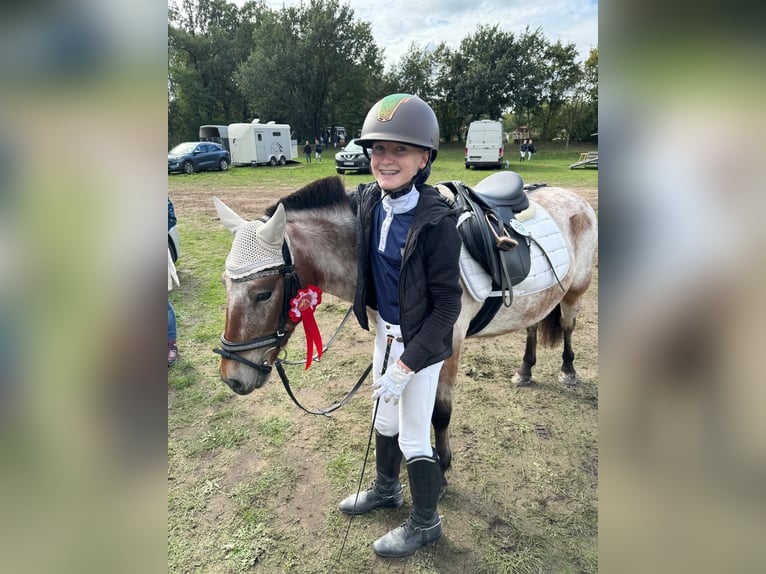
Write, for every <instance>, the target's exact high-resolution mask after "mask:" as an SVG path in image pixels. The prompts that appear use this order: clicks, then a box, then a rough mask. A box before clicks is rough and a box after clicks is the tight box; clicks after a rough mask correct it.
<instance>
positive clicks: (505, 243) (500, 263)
mask: <svg viewBox="0 0 766 574" xmlns="http://www.w3.org/2000/svg"><path fill="white" fill-rule="evenodd" d="M544 185H546V184H545V183H538V184H530V185H526V186H525V185H524V182H523V180H522V179H521V176H519V175H518V174H517V173H515V172H512V171H501V172H497V173H495V174H492V175H491V176H489V177H487V178H486V179H484V180H482V181H481V182H479V183H478V184H477V185H476V186H475V187H474V188H470V187H468V186H467V185H465V184H464V183H462V182H460V181H449V182H443V183H439V184H437V185H436V187H437V189H439V190H440V191H441V192H442V194H443V195H445V196H447V197H448V199H453V198H454V199H453V202H454V204H455V206H456V207H457V208H458V209H459V210H460V212H461V215H460V217H459V219H458V232H459V233H460V238H461V240H462V242H463V245H464V247H465V248H466V250H467V251H468V253H469V255H471V257H473V258H474V259H475V260H476V261H477V262H478V263H479V264H480V265H481V266H482V267H483V269H484V270H485V271H486V272H487V273H488V274H489V276H490V277H491V278H492V290H493V291H497V292H499V293H500V297H489V298H488V299H487V300H486V301H485V303H484V305H483V306H482V308H481V310H480V311H479V313H478V314H477V315H476V317H474V319H473V320H472V321H471V324H470V326H469V329H468V334H469V335H471V334H474V333H477V332H478V331H480V330H481V329H483V328H484V327H485V326H486V325H487V324H488V323H489V321H490V320H491V319H492V317H494V315H495V313H496V312H497V310H498V309H499V308H500V306H501V305H505V306H506V307H510V305H511V303H512V302H513V290H512V286H513V285H516V284H518V283H521V282H522V281H523V280H524V279H525V278H526V277H527V275H528V274H529V270H530V266H531V255H530V250H529V246H530V243H531V241H532V240H531V238H530V234H529V232H528V231H527V230H526V229H525V228H524V225H523V224H521V222H520V221H518V219H517V217H516V216H517V214H519V213H521V212H522V211H524V210H526V209H527V208H528V207H529V197H527V194H526V191H527V190H533V189H536V188H538V187H541V186H544ZM445 188H446V190H448V192H449V195H452V196H453V197H452V198H450V197H449V196H448V195H447V194H445V193H444V192H445Z"/></svg>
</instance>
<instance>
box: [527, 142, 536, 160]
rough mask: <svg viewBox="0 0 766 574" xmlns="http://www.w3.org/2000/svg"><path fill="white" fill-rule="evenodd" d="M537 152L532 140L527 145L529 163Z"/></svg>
mask: <svg viewBox="0 0 766 574" xmlns="http://www.w3.org/2000/svg"><path fill="white" fill-rule="evenodd" d="M536 151H537V149H536V148H535V146H534V145H532V140H529V143H528V144H527V161H529V160H531V159H532V154H533V153H535V152H536Z"/></svg>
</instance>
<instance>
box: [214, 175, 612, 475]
mask: <svg viewBox="0 0 766 574" xmlns="http://www.w3.org/2000/svg"><path fill="white" fill-rule="evenodd" d="M490 177H491V176H490ZM437 187H438V185H437ZM476 187H479V186H478V185H477V186H476ZM528 195H529V200H530V203H531V204H533V205H535V206H537V207H538V208H542V210H543V211H544V212H547V213H548V214H549V215H550V218H551V219H552V220H553V222H555V225H556V227H557V228H558V230H560V237H561V238H562V248H561V251H562V252H563V253H564V258H565V259H566V260H567V261H568V267H567V268H566V272H565V273H563V276H561V277H558V276H556V280H555V281H554V282H553V283H552V284H551V285H550V286H547V287H544V288H540V289H537V290H532V291H530V292H528V293H522V294H518V293H516V292H515V290H514V296H513V301H512V304H511V305H510V306H508V307H501V308H500V309H499V310H498V311H497V312H496V314H495V315H494V316H493V317H492V319H491V320H490V321H489V322H488V323H486V325H485V326H484V327H483V328H481V330H480V331H478V332H477V333H474V334H472V335H471V336H473V337H496V336H498V335H502V334H505V333H510V332H512V331H519V330H522V329H525V330H526V346H525V350H524V356H523V358H522V364H521V366H520V367H518V368H517V369H516V372H515V374H514V375H513V377H512V379H511V380H512V382H513V383H515V384H517V385H519V386H525V385H528V384H530V383H531V382H532V367H533V366H534V365H535V363H536V359H537V357H536V352H537V343H538V340H539V342H540V343H541V344H543V345H546V346H553V345H555V344H558V343H559V342H560V341H561V340H562V339H563V352H562V364H561V370H560V372H559V375H558V379H559V381H560V382H561V383H563V384H566V385H574V384H576V383H577V375H576V371H575V368H574V356H575V355H574V351H573V350H572V332H573V330H574V328H575V323H576V318H577V314H578V312H579V309H580V304H581V299H582V297H583V295H584V294H585V292H586V291H587V289H588V287H589V285H590V282H591V278H592V273H593V265H594V257H595V251H596V245H597V225H596V214H595V212H594V211H593V208H592V207H591V206H590V205H589V204H588V203H587V201H585V200H584V199H583V198H582V197H580V196H579V195H577V194H576V193H574V192H572V191H569V190H566V189H562V188H558V187H547V186H543V187H539V188H538V189H535V190H534V191H532V192H530V193H529V194H528ZM214 202H215V205H216V209H217V211H218V214H219V216H220V219H221V222H222V223H223V225H224V226H225V227H226V228H227V229H228V230H229V231H230V232H231V233H233V234H234V240H233V243H232V249H231V252H230V253H229V255H228V257H227V265H226V267H227V270H226V271H225V272H224V274H223V284H224V287H225V290H226V323H225V328H224V332H223V334H222V335H221V343H222V346H223V348H224V351H220V350H216V352H219V354H221V355H222V357H221V360H220V365H219V373H220V376H221V378H222V379H223V381H224V382H225V383H226V384H227V385H228V386H229V387H230V388H231V389H232V390H233V391H234V392H235V393H237V394H240V395H247V394H248V393H250V392H252V391H253V390H254V389H257V388H259V387H261V386H263V385H264V384H265V383H266V381H267V380H268V379H269V376H270V373H271V368H272V366H273V365H274V364H275V363H277V362H278V359H279V356H280V352H281V351H282V350H283V348H284V346H285V345H286V344H287V341H288V339H289V338H290V335H291V334H292V332H293V330H294V329H295V326H296V325H295V323H292V322H291V321H288V320H287V313H288V311H289V303H288V301H289V299H290V298H292V297H293V296H294V294H295V293H296V292H297V288H298V286H299V285H303V286H307V285H315V286H318V287H319V288H320V289H321V290H322V291H324V292H327V293H331V294H333V295H335V296H336V297H339V298H340V299H343V300H345V301H353V298H354V293H355V287H356V277H357V261H358V255H357V252H356V249H357V240H356V213H355V210H356V203H355V200H354V196H353V192H349V191H347V190H346V189H345V188H344V187H343V184H342V182H341V180H340V178H339V177H337V176H333V177H328V178H324V179H320V180H317V181H314V182H313V183H310V184H308V185H307V186H305V187H303V188H301V189H299V190H298V191H296V192H294V193H292V194H290V195H287V196H286V197H283V198H282V199H280V200H279V201H278V202H277V203H276V204H275V205H272V206H271V207H269V208H268V209H267V210H266V212H265V216H264V217H262V218H260V219H258V220H255V221H247V220H245V219H243V218H242V217H241V216H240V215H238V214H237V213H235V212H234V211H233V210H232V209H231V208H229V207H228V206H226V205H225V204H224V203H223V202H221V201H220V200H219V199H218V198H214ZM546 259H548V261H550V258H549V257H548V256H547V255H546ZM554 275H555V273H554ZM466 281H467V280H466V278H465V277H464V276H463V277H461V284H462V286H463V296H462V309H461V313H460V316H459V318H458V320H457V322H456V323H455V326H454V331H453V354H452V356H451V357H449V358H448V359H447V360H446V361H445V362H444V365H443V367H442V370H441V372H440V375H439V383H438V390H437V395H436V402H435V405H434V410H433V414H432V418H431V423H432V426H433V429H434V435H435V440H436V450H437V453H438V457H439V465H440V468H441V470H442V477H443V483H444V484H446V478H444V476H445V474H444V473H445V472H446V471H447V470H448V469H449V468H450V466H451V462H452V449H451V446H450V439H449V423H450V419H451V416H452V403H453V401H452V397H453V390H454V387H455V381H456V378H457V370H458V363H459V360H460V351H461V346H462V344H463V341H464V339H465V338H466V336H467V334H468V332H469V325H470V324H471V320H472V319H473V318H474V317H475V316H476V315H477V313H478V312H479V311H480V310H481V309H482V306H483V304H484V303H483V302H482V301H480V300H477V299H476V298H475V296H472V294H471V292H470V290H469V286H468V285H467V284H466ZM517 287H519V285H517ZM371 324H374V321H371ZM277 366H278V365H277ZM288 392H289V390H288Z"/></svg>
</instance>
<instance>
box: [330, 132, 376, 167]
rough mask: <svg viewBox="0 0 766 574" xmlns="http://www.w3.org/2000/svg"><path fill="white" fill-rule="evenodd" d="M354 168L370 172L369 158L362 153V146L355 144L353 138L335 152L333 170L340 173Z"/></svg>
mask: <svg viewBox="0 0 766 574" xmlns="http://www.w3.org/2000/svg"><path fill="white" fill-rule="evenodd" d="M354 170H355V171H359V172H367V173H369V172H370V158H368V157H367V156H366V155H364V150H363V149H362V146H360V145H357V143H356V140H355V139H353V140H351V141H350V142H348V143H347V144H346V147H344V148H341V150H340V151H339V152H338V153H336V154H335V171H337V172H338V173H341V174H342V173H346V172H347V171H354Z"/></svg>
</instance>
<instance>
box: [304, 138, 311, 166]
mask: <svg viewBox="0 0 766 574" xmlns="http://www.w3.org/2000/svg"><path fill="white" fill-rule="evenodd" d="M303 155H305V156H306V163H311V144H310V143H309V140H306V145H305V146H303Z"/></svg>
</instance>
